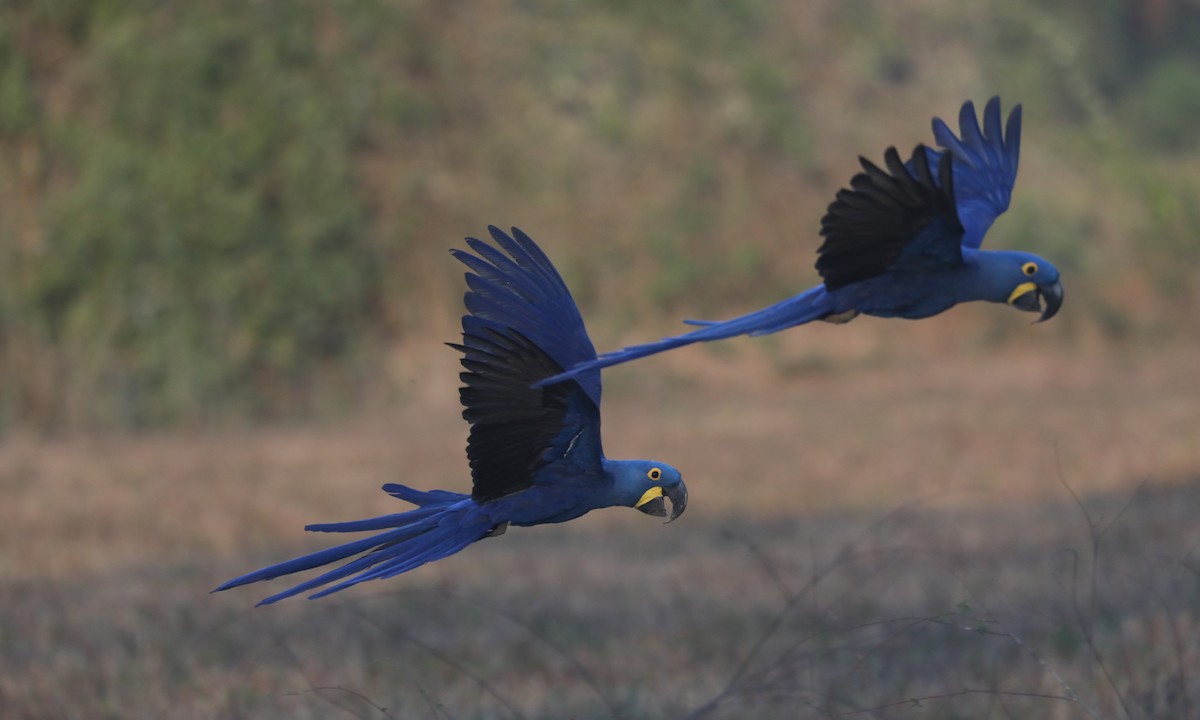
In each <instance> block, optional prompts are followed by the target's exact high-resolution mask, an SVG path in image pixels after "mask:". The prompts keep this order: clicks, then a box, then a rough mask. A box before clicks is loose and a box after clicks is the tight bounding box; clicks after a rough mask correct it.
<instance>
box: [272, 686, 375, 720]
mask: <svg viewBox="0 0 1200 720" xmlns="http://www.w3.org/2000/svg"><path fill="white" fill-rule="evenodd" d="M330 690H334V691H336V692H339V693H343V694H346V695H349V696H350V697H353V698H356V699H358V700H359V701H361V702H363V703H364V704H366V705H369V706H370V707H371V709H372V710H374V711H375V712H377V713H379V714H380V715H382V716H384V717H385V718H388V720H395V718H394V717H393V716H392V715H390V714H389V713H388V711H387V708H385V707H383V706H382V705H378V704H376V703H375V701H373V700H371V698H369V697H367V696H366V695H363V694H362V693H360V692H358V691H357V690H351V689H349V688H346V687H343V686H341V685H309V688H308V689H307V690H304V691H302V692H286V693H283V694H281V695H280V696H279V697H299V696H301V695H308V694H309V693H312V694H314V695H316V696H317V697H319V698H321V699H322V700H324V701H325V702H327V703H329V704H330V705H332V706H334V707H335V708H337V709H338V710H342V711H343V712H346V713H348V714H350V715H353V716H355V717H359V718H361V717H365V715H362V714H360V713H357V712H355V711H354V710H353V709H351V708H349V707H346V706H345V705H343V704H341V703H339V702H337V701H336V700H334V699H333V698H332V697H326V696H325V694H324V693H325V692H327V691H330Z"/></svg>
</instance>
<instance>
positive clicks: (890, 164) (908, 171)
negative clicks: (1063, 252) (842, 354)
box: [537, 97, 1063, 386]
mask: <svg viewBox="0 0 1200 720" xmlns="http://www.w3.org/2000/svg"><path fill="white" fill-rule="evenodd" d="M958 123H959V131H960V133H961V135H962V137H961V138H959V137H956V136H955V135H954V133H953V131H951V130H950V128H949V127H947V126H946V123H944V122H942V120H941V119H940V118H936V117H935V118H934V119H933V137H934V139H935V140H936V141H937V144H938V147H939V148H940V150H933V149H930V148H927V147H925V146H924V145H918V146H917V147H916V149H915V150H914V151H913V155H912V158H911V159H910V160H909V161H908V162H907V163H903V162H901V160H900V155H899V153H897V152H896V149H895V148H894V147H893V148H888V150H887V152H886V153H885V154H884V160H885V165H886V167H887V170H886V171H885V170H883V169H880V168H879V167H877V166H876V165H875V164H874V163H872V162H871V161H869V160H867V159H866V158H862V157H860V158H859V162H860V163H861V164H862V168H863V172H861V173H859V174H857V175H855V176H854V177H853V178H852V179H851V180H850V189H848V190H847V189H843V190H839V191H838V193H837V197H836V199H835V200H834V201H833V202H832V203H831V204H830V205H829V209H828V210H827V211H826V213H825V216H824V217H823V218H822V219H821V235H822V236H823V237H824V238H825V242H824V243H823V244H822V245H821V247H820V248H819V249H818V250H817V272H818V273H820V275H821V279H822V280H823V282H822V284H821V285H818V286H816V287H813V288H810V289H809V290H806V291H804V292H802V293H800V294H799V295H796V296H795V297H792V298H789V299H787V300H784V301H783V302H780V303H777V304H775V305H771V306H769V307H766V308H763V309H762V310H757V311H755V312H752V313H749V314H746V315H742V316H740V317H736V318H733V319H730V320H724V321H720V322H708V321H698V320H689V321H686V322H687V323H688V324H691V325H700V326H702V327H701V328H700V329H699V330H694V331H692V332H689V333H684V334H683V335H678V336H676V337H668V338H663V339H662V340H659V341H657V342H650V343H646V344H643V345H633V346H631V347H627V348H624V349H622V350H616V351H613V352H608V353H605V354H603V355H601V356H599V357H598V358H596V359H595V360H587V361H584V362H582V363H578V364H576V365H575V366H574V367H572V368H570V369H568V370H567V371H565V372H562V373H558V374H556V375H554V376H551V377H548V378H545V379H543V380H541V381H539V382H538V383H537V385H539V386H542V385H549V384H552V383H556V382H560V381H562V380H564V379H567V378H572V377H577V376H578V375H579V374H580V373H584V372H591V371H594V370H596V369H598V368H603V367H608V366H610V365H617V364H620V363H623V362H628V361H630V360H635V359H637V358H641V357H646V356H647V355H653V354H655V353H659V352H662V351H664V350H670V349H672V348H677V347H682V346H684V345H690V344H692V343H696V342H708V341H711V340H722V339H725V338H729V337H734V336H737V335H766V334H768V333H773V332H778V331H780V330H785V329H787V328H790V327H794V326H796V325H803V324H804V323H807V322H811V321H813V320H825V321H827V322H833V323H844V322H848V321H850V320H852V319H854V317H856V316H857V315H860V314H865V315H874V316H876V317H901V318H909V319H917V318H925V317H929V316H931V315H937V314H938V313H940V312H942V311H943V310H947V309H949V308H951V307H953V306H954V305H957V304H958V303H961V302H967V301H970V300H989V301H992V302H1002V303H1007V304H1009V305H1012V306H1013V307H1015V308H1017V309H1018V310H1024V311H1028V312H1037V311H1039V310H1042V302H1043V301H1044V302H1045V309H1044V310H1042V315H1041V317H1040V318H1039V319H1038V321H1037V322H1042V321H1045V320H1049V319H1050V318H1052V317H1054V314H1055V313H1057V312H1058V309H1059V307H1061V306H1062V300H1063V287H1062V283H1061V282H1060V280H1059V275H1058V270H1057V269H1056V268H1055V267H1054V266H1053V265H1051V264H1050V263H1049V262H1047V261H1046V260H1044V259H1042V258H1040V257H1038V256H1037V255H1032V254H1030V253H1025V252H1016V251H1009V250H980V249H979V246H980V245H981V244H982V243H983V236H984V234H986V233H987V230H988V228H989V227H991V225H992V222H993V221H994V220H995V219H996V218H997V217H998V216H999V215H1000V214H1001V213H1003V212H1004V211H1005V210H1007V209H1008V203H1009V198H1010V197H1011V195H1012V188H1013V183H1014V182H1015V181H1016V179H1017V161H1018V158H1019V156H1020V149H1021V106H1020V105H1017V106H1016V107H1015V108H1013V110H1012V112H1011V113H1009V116H1008V122H1007V126H1006V127H1005V129H1004V132H1003V133H1002V132H1001V129H1000V98H998V97H994V98H992V99H991V100H989V101H988V103H987V106H986V107H985V108H984V111H983V129H982V130H981V129H980V127H979V122H978V120H976V117H975V106H974V105H973V104H972V103H971V102H970V101H969V100H968V101H967V102H965V103H963V106H962V110H961V111H960V112H959V117H958Z"/></svg>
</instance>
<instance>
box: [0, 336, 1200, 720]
mask: <svg viewBox="0 0 1200 720" xmlns="http://www.w3.org/2000/svg"><path fill="white" fill-rule="evenodd" d="M871 322H874V321H869V322H867V323H862V327H857V328H856V327H854V326H848V327H847V328H826V327H817V328H812V329H806V330H805V332H803V333H799V332H796V333H785V334H783V335H780V336H778V337H776V338H769V339H767V340H765V341H758V342H745V343H741V344H737V343H729V344H727V346H718V347H713V348H700V349H691V350H687V351H679V352H677V353H672V354H668V355H667V356H664V357H662V358H655V359H653V360H647V361H643V362H642V363H639V364H638V368H639V370H638V371H636V372H635V371H632V370H631V369H629V368H619V369H615V370H613V371H611V372H609V373H607V374H606V375H605V380H606V398H605V407H604V437H605V448H606V452H607V454H608V455H609V456H612V457H653V458H657V459H660V460H663V461H665V462H669V463H671V464H673V465H675V466H677V467H679V468H680V469H681V470H682V471H683V473H684V476H685V478H686V480H687V483H688V486H689V489H690V491H691V503H690V506H689V509H688V512H687V514H686V515H685V516H684V517H683V518H681V519H680V520H679V521H677V522H676V523H674V524H671V525H669V526H662V525H660V524H659V523H656V522H655V521H653V520H652V519H650V518H647V517H646V516H643V515H641V514H639V513H634V512H628V511H623V510H620V509H616V510H609V511H603V512H597V513H593V514H592V515H590V516H587V517H585V518H582V519H580V520H578V521H574V522H571V523H568V524H564V525H561V526H554V527H543V528H534V529H517V530H513V531H510V532H509V533H508V534H506V535H505V536H503V537H501V538H498V539H495V540H489V541H487V542H483V543H480V544H479V545H478V546H475V547H471V548H468V549H467V550H466V551H464V552H463V553H462V554H460V555H458V556H455V557H453V558H449V559H447V560H444V561H441V562H439V563H436V564H434V565H431V566H426V567H423V568H420V569H419V570H416V571H414V572H412V573H410V574H408V575H405V576H403V577H401V578H397V579H393V580H389V581H386V582H379V583H370V584H366V585H364V586H359V587H356V588H354V589H352V590H350V591H347V592H343V593H340V594H338V595H335V596H332V597H330V598H326V599H324V600H321V601H316V602H309V601H306V600H292V601H289V602H287V603H284V604H281V605H279V606H273V607H269V608H260V609H254V608H253V604H254V603H255V602H256V601H257V600H258V599H260V598H261V597H264V596H265V595H266V594H268V593H269V592H273V591H276V590H279V589H282V588H283V587H285V584H284V581H276V582H274V583H271V584H269V585H264V586H261V587H259V586H252V587H250V588H244V589H239V590H236V591H232V592H228V593H222V594H220V595H209V594H208V591H209V590H211V588H213V587H215V586H216V585H217V584H219V583H220V582H222V581H223V580H226V579H228V578H229V577H232V576H233V575H235V574H239V573H241V572H244V571H247V570H250V569H253V568H255V567H258V566H260V565H262V564H265V563H269V562H272V561H276V560H281V559H284V558H286V557H290V556H292V555H294V554H297V553H301V552H304V551H306V550H311V549H315V548H319V547H322V546H324V545H325V544H327V542H328V538H325V537H320V536H315V535H310V534H306V533H304V532H303V531H302V527H303V525H304V524H306V523H308V522H316V521H332V520H344V519H352V518H358V517H367V516H370V515H373V514H383V513H389V512H396V511H398V510H400V509H402V508H401V507H400V505H399V504H398V501H396V500H394V499H391V498H389V497H387V496H385V495H384V494H383V493H381V492H379V490H378V487H379V486H380V485H381V484H383V483H385V482H396V481H398V482H404V483H406V484H411V485H414V486H417V487H421V488H432V487H443V488H447V489H451V490H460V491H466V490H467V489H468V487H469V478H468V475H467V470H466V463H465V459H464V457H463V453H462V447H463V443H464V441H465V437H466V425H465V423H463V422H462V420H461V418H460V417H459V415H458V406H457V396H456V392H455V388H456V386H457V377H456V369H455V364H454V362H453V359H454V354H453V352H452V351H450V350H449V349H444V348H435V347H433V346H430V347H429V348H418V349H415V350H413V351H411V352H407V353H399V354H397V357H396V358H395V362H394V363H393V368H392V373H393V376H394V377H396V378H399V379H400V380H401V381H400V382H399V383H397V384H398V387H399V388H400V390H399V391H398V392H397V394H396V396H395V397H394V398H386V399H384V400H383V401H381V403H380V406H381V407H383V408H385V409H383V410H377V411H371V412H367V413H364V414H361V415H358V416H355V417H353V418H347V419H344V420H342V421H338V422H334V423H328V424H322V425H305V426H297V427H275V428H269V429H263V428H243V429H239V430H225V431H220V432H210V431H205V432H199V431H197V432H185V431H173V432H169V433H162V434H148V435H140V436H88V437H70V438H57V439H46V438H32V437H27V436H13V437H9V438H6V439H5V440H4V441H3V443H2V444H0V492H2V493H3V497H4V498H5V501H4V510H3V517H4V522H3V523H0V546H2V547H3V549H4V550H3V553H2V554H0V716H3V717H5V718H38V717H61V718H72V717H79V718H94V717H113V718H142V717H145V718H158V717H176V718H191V717H196V718H200V717H254V718H264V717H267V718H270V717H281V718H282V717H289V718H310V717H311V718H317V717H342V716H351V717H394V718H407V717H426V718H508V717H515V718H547V719H549V718H566V717H576V718H658V717H693V718H698V717H729V718H752V717H764V718H769V717H784V716H786V717H844V716H867V717H885V718H890V717H901V716H903V717H930V718H942V717H946V718H949V717H964V716H969V717H1045V718H1088V717H1090V718H1108V717H1134V718H1143V717H1144V718H1152V717H1194V716H1196V714H1197V713H1200V671H1197V670H1196V669H1195V668H1198V667H1200V657H1198V656H1197V655H1196V652H1197V651H1196V648H1198V647H1200V611H1198V610H1197V608H1200V523H1196V522H1195V517H1196V514H1197V510H1198V509H1200V435H1198V434H1200V383H1198V382H1196V378H1197V375H1196V368H1197V360H1198V359H1200V345H1197V344H1195V343H1193V342H1188V341H1181V340H1176V341H1171V342H1165V343H1162V344H1154V343H1142V344H1140V345H1138V346H1135V345H1133V344H1122V345H1114V344H1109V343H1105V342H1103V341H1101V340H1098V339H1091V340H1089V339H1087V338H1080V337H1075V338H1074V339H1073V341H1072V342H1070V343H1065V342H1059V343H1054V342H1047V341H1044V340H1043V338H1044V337H1045V336H1044V335H1043V336H1039V335H1037V332H1039V331H1040V330H1041V329H1042V326H1039V327H1038V328H1035V329H1033V330H1028V331H1025V330H1024V329H1023V332H1022V334H1021V337H1020V338H1019V339H1018V340H1016V341H1010V342H1005V343H1003V344H1002V345H1001V346H998V347H989V346H988V345H987V343H984V342H979V343H976V344H975V345H972V344H971V343H964V342H962V341H961V339H960V340H959V341H951V340H947V339H945V337H944V336H939V335H934V334H931V332H927V331H926V330H925V329H924V328H923V326H922V325H921V324H919V323H918V324H908V325H905V326H904V329H903V331H891V330H890V327H889V329H888V330H885V331H882V332H881V331H880V328H881V327H883V324H881V323H875V324H873V325H872V324H870V323H871ZM1026 334H1027V335H1028V337H1025V335H1026ZM951 351H952V352H951Z"/></svg>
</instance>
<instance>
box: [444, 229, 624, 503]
mask: <svg viewBox="0 0 1200 720" xmlns="http://www.w3.org/2000/svg"><path fill="white" fill-rule="evenodd" d="M489 230H490V231H491V234H492V237H493V238H494V239H495V240H496V242H497V243H498V244H499V245H500V246H501V247H502V248H503V249H504V250H505V251H506V252H507V253H508V256H505V255H504V254H502V253H500V252H498V251H497V250H496V249H495V248H493V247H491V246H490V245H487V244H485V243H483V242H480V241H479V240H476V239H474V238H468V239H467V242H468V243H469V244H470V246H471V248H472V249H473V250H475V252H476V253H478V256H475V255H471V254H469V253H466V252H463V251H461V250H455V251H452V252H453V253H454V256H455V257H456V258H458V259H459V260H461V261H462V262H463V263H464V264H466V265H467V266H468V267H469V268H471V270H472V271H473V272H472V273H468V274H467V284H468V286H469V287H470V290H469V291H468V292H467V294H466V296H465V302H466V306H467V309H468V311H469V313H470V314H468V315H464V316H463V319H462V327H463V342H462V344H461V345H457V344H455V345H452V347H455V348H457V349H458V350H460V351H461V352H462V353H463V358H462V365H463V367H464V368H465V369H466V372H463V373H461V374H460V377H461V378H462V381H463V387H462V388H461V389H460V391H459V399H460V400H461V402H462V405H463V417H464V418H465V419H466V420H467V422H469V423H470V424H471V432H470V435H469V437H468V440H467V459H468V460H469V461H470V465H471V478H472V481H473V489H472V492H471V495H472V497H474V498H475V500H476V501H478V502H488V501H490V500H495V499H497V498H501V497H505V496H507V495H511V494H513V493H516V492H520V491H521V490H525V489H527V488H530V487H533V486H534V485H535V484H538V482H546V481H552V478H553V477H554V474H553V473H543V472H541V471H542V470H543V469H544V468H546V467H547V466H550V465H553V464H555V463H561V462H570V463H573V464H575V465H577V466H581V467H585V468H588V467H592V468H595V467H599V465H600V453H601V446H600V410H599V400H600V380H599V371H594V372H593V373H591V376H590V377H588V376H585V377H583V378H582V379H576V380H575V381H573V382H566V383H561V384H558V385H554V386H549V387H542V388H534V387H531V386H532V384H533V383H534V382H535V381H537V380H540V379H541V378H544V377H546V376H547V375H553V374H555V373H558V372H561V371H562V369H563V367H564V364H567V366H569V365H573V364H575V363H576V362H583V361H585V360H591V359H594V358H595V357H596V352H595V350H594V349H593V348H592V344H591V340H589V339H588V337H587V333H586V331H585V330H584V327H583V320H582V319H581V318H580V316H579V310H578V309H577V308H576V306H575V302H574V301H573V300H572V299H571V295H570V293H569V292H568V291H567V287H566V285H565V284H564V283H563V281H562V278H561V277H559V275H558V272H557V271H555V269H554V266H553V265H551V264H550V261H549V260H548V259H547V258H546V256H545V255H544V254H543V253H542V252H541V250H540V249H539V248H538V247H537V246H536V245H535V244H534V243H533V241H532V240H531V239H530V238H529V237H528V236H527V235H525V234H524V233H522V232H521V231H520V230H517V229H515V228H514V229H513V236H514V237H513V238H510V237H509V236H507V235H505V234H504V233H503V232H501V231H500V230H498V229H496V228H494V227H490V228H489ZM510 257H511V259H510ZM588 381H590V383H589V382H588ZM585 383H587V384H590V385H591V390H590V391H589V389H588V387H587V384H585Z"/></svg>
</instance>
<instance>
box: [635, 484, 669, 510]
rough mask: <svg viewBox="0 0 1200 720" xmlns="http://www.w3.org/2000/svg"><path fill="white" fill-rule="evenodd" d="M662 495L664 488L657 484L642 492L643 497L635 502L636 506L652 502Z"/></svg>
mask: <svg viewBox="0 0 1200 720" xmlns="http://www.w3.org/2000/svg"><path fill="white" fill-rule="evenodd" d="M662 496H663V491H662V488H661V487H658V486H657V485H655V486H654V487H652V488H650V489H649V490H647V491H646V492H645V493H643V494H642V498H641V499H640V500H638V501H637V502H636V503H635V504H634V507H635V508H639V507H641V506H643V505H645V504H646V503H648V502H650V501H651V500H653V499H654V498H660V497H662Z"/></svg>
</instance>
